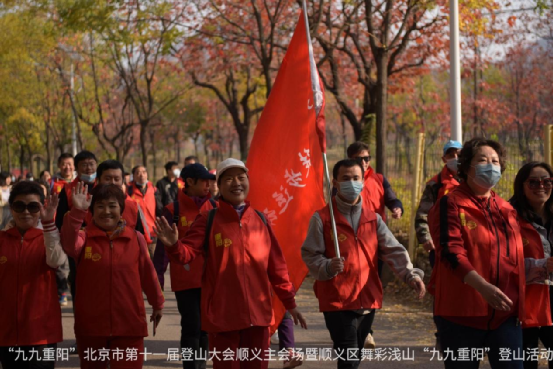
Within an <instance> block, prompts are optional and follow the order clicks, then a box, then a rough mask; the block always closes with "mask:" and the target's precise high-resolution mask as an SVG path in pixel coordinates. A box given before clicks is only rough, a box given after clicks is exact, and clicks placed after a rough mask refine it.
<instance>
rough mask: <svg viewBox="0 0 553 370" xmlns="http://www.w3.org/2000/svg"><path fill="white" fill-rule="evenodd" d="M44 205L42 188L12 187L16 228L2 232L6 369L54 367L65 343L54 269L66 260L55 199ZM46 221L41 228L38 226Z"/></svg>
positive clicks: (0, 332)
mask: <svg viewBox="0 0 553 370" xmlns="http://www.w3.org/2000/svg"><path fill="white" fill-rule="evenodd" d="M43 203H44V192H43V190H42V188H41V187H40V185H38V184H37V183H34V182H30V181H22V182H20V183H17V184H16V185H14V187H13V188H12V190H11V193H10V197H9V207H10V211H11V214H12V216H13V222H14V225H15V226H14V227H11V228H10V229H8V230H6V231H0V302H1V304H0V363H2V368H4V369H11V368H51V369H53V368H54V364H55V358H56V348H57V343H59V342H61V341H62V340H63V338H62V333H63V331H62V325H61V310H60V306H59V304H58V292H57V284H56V268H57V267H58V266H60V265H62V264H63V263H64V262H65V261H66V260H67V256H66V255H65V253H64V252H63V249H62V247H61V244H60V236H59V232H58V229H57V228H56V225H55V223H54V215H55V213H56V208H57V206H58V197H57V195H52V196H50V197H49V198H48V200H47V202H46V205H43ZM40 220H42V225H43V228H44V229H42V228H40V227H39V222H40Z"/></svg>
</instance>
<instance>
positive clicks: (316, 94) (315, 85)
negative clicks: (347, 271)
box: [302, 0, 340, 258]
mask: <svg viewBox="0 0 553 370" xmlns="http://www.w3.org/2000/svg"><path fill="white" fill-rule="evenodd" d="M302 6H303V17H304V21H305V31H306V34H307V45H308V47H309V66H310V70H311V90H312V91H313V100H314V102H313V105H314V106H315V107H317V108H318V109H317V108H316V115H317V116H318V115H319V112H320V107H321V104H318V103H319V102H318V101H317V100H318V99H319V98H322V92H321V88H320V86H319V76H318V74H317V65H316V64H315V59H314V58H313V45H312V44H311V35H310V34H309V20H308V18H307V4H306V2H305V0H303V1H302ZM323 165H324V172H325V179H326V183H327V185H328V186H327V189H328V207H329V209H330V224H331V225H332V236H333V238H332V240H334V252H335V253H336V257H338V258H340V246H339V244H338V233H337V231H336V220H335V219H334V209H333V208H334V207H333V206H332V183H331V182H330V174H329V172H328V160H327V158H326V150H323Z"/></svg>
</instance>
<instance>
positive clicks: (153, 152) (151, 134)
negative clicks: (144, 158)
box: [150, 130, 157, 178]
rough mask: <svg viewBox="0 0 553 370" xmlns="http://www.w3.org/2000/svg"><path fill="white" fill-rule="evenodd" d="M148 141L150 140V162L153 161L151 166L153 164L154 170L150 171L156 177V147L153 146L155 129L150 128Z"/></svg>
mask: <svg viewBox="0 0 553 370" xmlns="http://www.w3.org/2000/svg"><path fill="white" fill-rule="evenodd" d="M150 141H151V142H152V144H151V145H152V162H154V163H153V166H154V172H152V173H153V174H154V178H157V177H156V176H157V161H156V148H155V131H154V130H150Z"/></svg>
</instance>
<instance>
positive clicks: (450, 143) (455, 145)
mask: <svg viewBox="0 0 553 370" xmlns="http://www.w3.org/2000/svg"><path fill="white" fill-rule="evenodd" d="M451 148H455V149H463V144H461V143H460V142H458V141H455V140H449V141H448V142H447V143H445V145H444V155H445V154H446V153H447V151H448V150H449V149H451Z"/></svg>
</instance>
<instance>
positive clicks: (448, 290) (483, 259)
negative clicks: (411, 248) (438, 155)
mask: <svg viewBox="0 0 553 370" xmlns="http://www.w3.org/2000/svg"><path fill="white" fill-rule="evenodd" d="M467 188H468V187H467ZM459 189H460V188H459ZM465 191H466V190H465V189H463V191H459V190H457V191H455V192H453V193H451V194H450V195H448V197H449V198H450V199H449V201H451V202H453V203H455V204H457V205H458V207H459V218H460V219H461V225H462V226H461V228H462V229H461V233H462V236H463V240H464V245H465V247H466V248H467V253H468V258H469V260H470V262H471V264H472V266H473V267H474V269H475V270H476V272H477V273H478V274H479V275H480V276H482V277H483V278H484V279H485V280H486V281H487V282H489V283H491V284H494V285H495V284H496V273H497V267H498V266H497V246H496V245H492V237H491V235H490V234H491V233H492V230H491V229H490V227H489V226H488V220H487V219H486V216H485V215H484V214H483V212H482V211H481V210H480V209H479V208H478V207H477V206H476V205H475V204H474V203H473V202H472V200H471V199H470V198H469V197H468V196H467V194H466V193H465ZM495 199H496V201H497V205H498V207H499V209H500V212H501V214H502V216H503V218H504V219H505V221H506V223H507V230H508V235H509V246H510V247H509V248H510V253H509V257H504V256H501V258H500V264H499V274H500V277H499V285H498V287H499V288H500V289H501V290H502V291H503V292H504V293H505V294H506V295H507V296H510V297H511V299H512V298H513V297H516V296H518V302H519V306H518V317H519V319H520V320H521V321H522V319H523V317H524V316H523V315H524V288H525V273H524V255H523V248H522V239H521V237H520V232H519V228H518V223H517V220H516V211H515V210H514V209H513V208H512V207H511V205H510V204H509V203H508V202H506V201H504V200H503V199H501V198H500V197H495ZM442 218H443V219H446V218H447V215H440V203H437V204H436V206H435V207H433V208H432V209H431V211H430V213H429V217H428V224H429V225H430V233H431V235H432V239H433V241H434V245H436V246H437V248H436V265H435V266H434V269H433V271H432V278H431V282H430V284H429V285H430V287H429V288H432V286H434V284H435V292H434V293H435V301H434V314H435V315H436V316H483V317H485V316H488V314H489V305H488V303H487V302H486V300H484V298H482V296H481V295H480V294H479V293H478V292H477V291H476V290H475V289H474V288H472V287H471V286H469V285H467V284H465V283H464V282H463V281H461V279H459V278H458V277H457V276H455V275H454V273H453V270H452V269H451V267H450V266H449V265H446V264H445V262H444V261H443V260H442V258H441V246H440V220H441V219H442ZM513 225H514V226H513ZM497 227H498V230H499V232H502V231H501V230H503V226H502V225H497ZM429 290H430V289H429Z"/></svg>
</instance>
